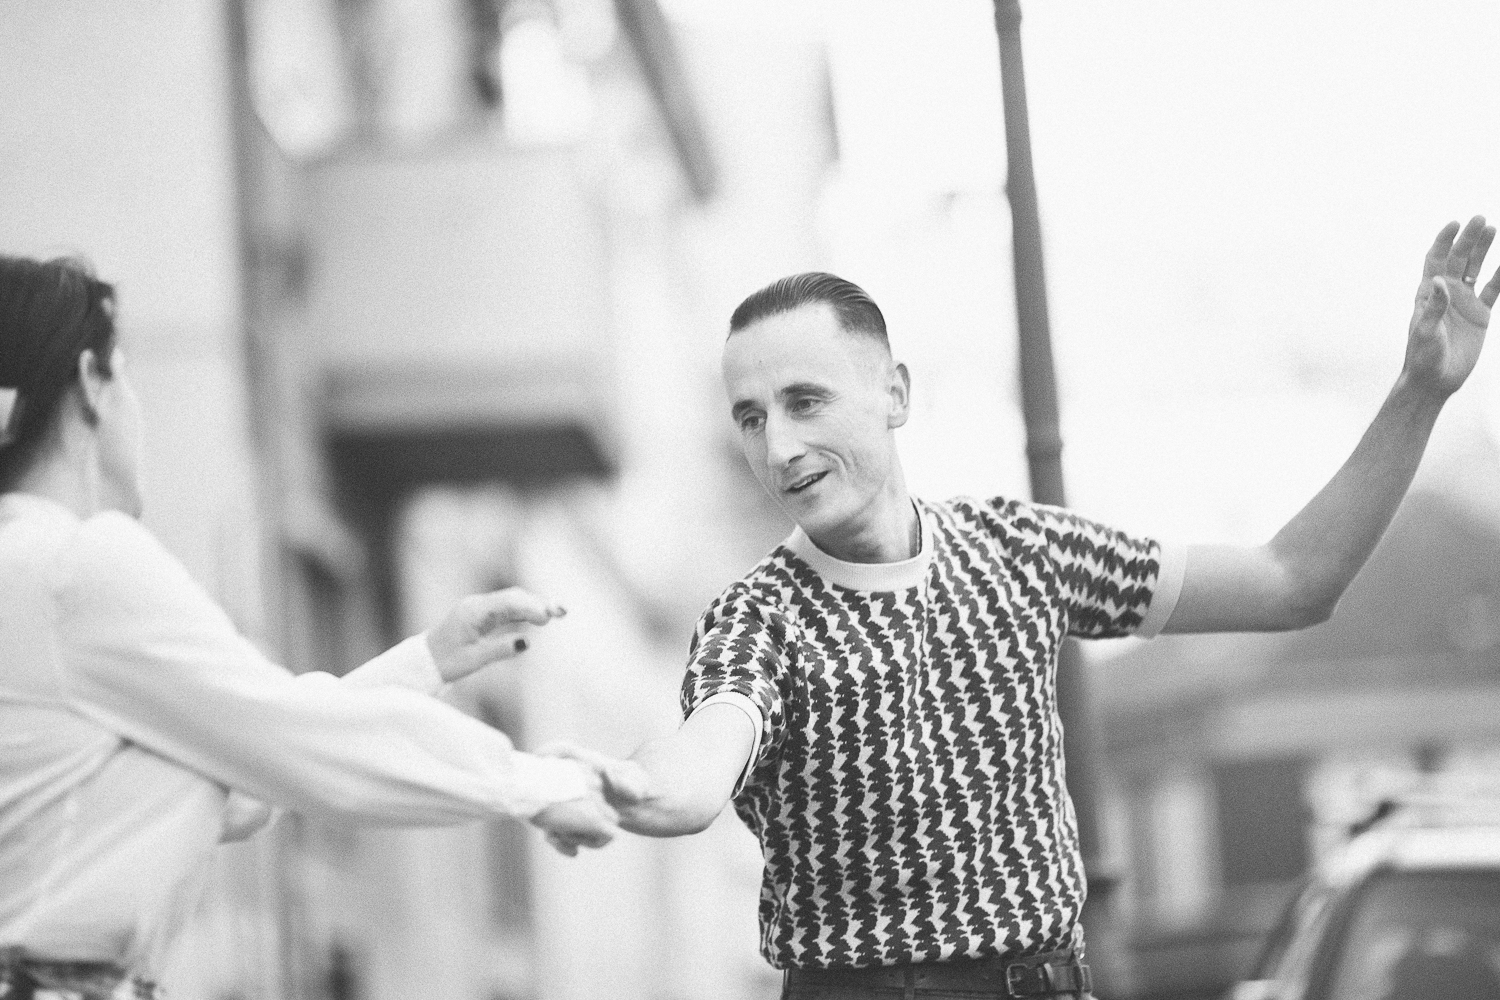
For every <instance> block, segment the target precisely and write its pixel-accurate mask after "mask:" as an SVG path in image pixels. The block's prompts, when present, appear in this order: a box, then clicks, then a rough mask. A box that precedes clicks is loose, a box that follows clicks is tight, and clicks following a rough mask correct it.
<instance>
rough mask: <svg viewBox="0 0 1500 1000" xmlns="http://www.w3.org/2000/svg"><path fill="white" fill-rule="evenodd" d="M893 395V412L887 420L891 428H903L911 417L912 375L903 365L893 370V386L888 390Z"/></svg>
mask: <svg viewBox="0 0 1500 1000" xmlns="http://www.w3.org/2000/svg"><path fill="white" fill-rule="evenodd" d="M887 391H888V392H890V394H891V412H890V416H889V417H888V418H887V419H886V424H887V426H889V427H892V428H895V427H901V426H904V425H905V424H906V418H907V417H909V416H911V374H910V373H909V372H908V371H907V370H906V366H905V365H902V364H898V365H896V366H895V367H894V368H892V369H891V384H890V386H889V388H888V390H887Z"/></svg>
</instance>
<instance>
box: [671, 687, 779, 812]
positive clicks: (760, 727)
mask: <svg viewBox="0 0 1500 1000" xmlns="http://www.w3.org/2000/svg"><path fill="white" fill-rule="evenodd" d="M710 705H733V706H734V707H735V708H737V709H739V710H740V711H741V712H744V713H745V715H746V716H747V717H748V718H749V719H750V725H751V726H753V727H754V728H755V741H754V742H753V743H752V744H751V745H750V756H749V757H748V758H747V759H746V760H745V767H744V770H742V771H740V777H739V780H738V781H736V782H735V783H734V794H735V795H738V794H740V790H741V789H742V788H744V787H745V782H746V781H747V780H749V778H750V775H751V773H752V772H753V771H754V770H755V764H756V762H757V761H759V760H760V742H761V739H762V738H763V737H764V736H765V731H766V719H765V716H764V715H762V714H761V711H760V706H758V705H756V704H755V702H753V701H751V700H750V699H749V698H748V697H746V696H745V695H742V694H740V693H739V692H738V691H723V692H720V693H719V694H716V695H711V696H710V697H708V698H705V699H703V700H702V701H701V702H699V703H698V705H697V707H695V708H694V709H693V711H692V713H691V714H690V715H689V716H688V718H692V716H694V715H697V714H698V713H699V712H701V711H703V710H704V709H705V708H707V707H708V706H710Z"/></svg>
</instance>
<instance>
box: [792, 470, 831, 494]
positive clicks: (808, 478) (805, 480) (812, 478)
mask: <svg viewBox="0 0 1500 1000" xmlns="http://www.w3.org/2000/svg"><path fill="white" fill-rule="evenodd" d="M826 475H828V472H827V470H824V471H822V472H813V473H809V474H808V475H805V476H802V477H801V478H799V479H794V480H792V482H791V485H789V486H787V488H786V492H788V493H801V492H802V491H803V490H805V489H807V488H808V487H809V486H811V485H813V484H814V483H816V482H818V481H820V480H821V479H822V478H823V477H824V476H826Z"/></svg>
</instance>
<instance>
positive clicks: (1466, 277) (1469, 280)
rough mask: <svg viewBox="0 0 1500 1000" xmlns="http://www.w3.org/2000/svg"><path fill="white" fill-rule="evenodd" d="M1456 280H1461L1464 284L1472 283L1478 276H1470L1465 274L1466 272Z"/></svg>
mask: <svg viewBox="0 0 1500 1000" xmlns="http://www.w3.org/2000/svg"><path fill="white" fill-rule="evenodd" d="M1458 280H1459V281H1462V282H1463V283H1464V284H1466V285H1472V284H1474V282H1475V281H1477V280H1478V278H1477V277H1475V276H1472V275H1467V274H1466V275H1464V276H1463V277H1462V278H1459V279H1458Z"/></svg>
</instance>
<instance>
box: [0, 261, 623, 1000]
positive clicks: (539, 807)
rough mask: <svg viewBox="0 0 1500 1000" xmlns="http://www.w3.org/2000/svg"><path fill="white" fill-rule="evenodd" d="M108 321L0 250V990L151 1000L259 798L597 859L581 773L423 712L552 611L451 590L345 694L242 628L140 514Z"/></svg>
mask: <svg viewBox="0 0 1500 1000" xmlns="http://www.w3.org/2000/svg"><path fill="white" fill-rule="evenodd" d="M112 307H113V289H112V288H111V287H110V286H109V285H107V284H105V283H104V282H102V281H99V280H97V279H95V278H94V277H92V276H91V275H90V274H89V273H88V272H86V271H85V270H84V269H83V268H81V267H79V266H77V265H75V264H72V263H69V262H65V261H53V262H49V263H40V262H36V261H31V260H24V259H18V258H13V257H0V997H4V1000H27V996H28V994H30V993H31V992H33V991H34V990H38V989H56V990H60V991H62V992H63V993H64V995H72V996H79V997H88V998H92V997H102V996H108V995H110V992H111V990H115V989H117V988H120V987H122V986H123V987H127V988H128V987H131V986H133V987H134V990H135V995H137V996H141V995H149V994H150V993H151V992H152V989H153V988H152V987H151V986H150V985H149V980H150V977H152V976H153V975H155V974H156V973H157V972H158V970H159V969H160V968H161V965H162V962H163V960H164V957H165V951H166V949H167V947H168V945H169V944H170V943H171V940H172V937H173V935H174V933H175V932H176V931H177V929H178V928H179V927H180V925H181V923H182V921H183V919H184V918H185V917H186V915H187V914H188V913H189V912H190V911H191V909H192V906H193V904H194V903H195V901H196V898H197V895H198V891H199V888H200V885H201V883H202V881H203V877H204V875H205V874H206V870H207V867H208V864H209V861H210V859H211V857H212V854H213V851H214V846H215V844H217V843H218V842H219V841H220V840H221V839H223V838H226V837H228V838H233V837H237V836H241V835H244V834H246V833H248V832H250V831H252V830H253V829H254V828H256V827H257V826H259V825H260V824H261V823H263V822H264V819H265V816H266V814H267V810H266V809H265V807H263V806H260V805H259V803H258V802H256V801H253V800H261V801H264V802H266V803H270V804H273V805H276V806H284V807H286V808H290V809H297V810H303V811H307V812H314V813H316V812H324V813H327V812H334V813H340V814H343V815H346V816H352V817H355V818H358V819H363V820H368V821H372V822H379V823H394V824H416V825H426V824H449V823H458V822H463V821H466V820H473V819H482V818H488V817H494V816H515V817H520V818H526V819H530V820H531V821H532V822H533V823H535V824H537V825H538V826H541V827H542V828H544V829H546V830H547V831H548V832H549V834H558V833H562V834H566V835H567V836H566V838H565V839H567V840H568V842H570V843H571V842H573V839H574V835H575V834H580V833H581V834H582V835H583V838H584V840H585V841H586V842H587V843H588V844H589V845H590V846H601V845H602V844H603V843H605V842H607V841H608V840H609V838H610V836H611V835H612V833H613V831H614V828H613V820H614V817H613V814H612V813H611V812H610V811H609V808H608V806H606V805H604V804H603V802H602V800H601V799H600V796H599V792H598V789H599V778H598V776H597V774H595V773H594V772H591V771H589V770H586V769H585V768H583V767H581V766H580V765H578V764H575V763H574V762H571V761H562V760H546V759H540V758H537V757H533V756H530V755H528V754H524V753H520V752H517V751H515V750H513V749H512V747H511V744H510V741H509V740H507V739H506V738H505V736H504V735H503V734H501V733H499V732H496V731H495V730H493V729H490V728H488V727H487V726H484V725H482V724H480V723H479V722H477V721H475V720H473V719H471V718H469V717H467V716H465V715H463V714H462V713H460V712H458V711H456V710H454V709H453V708H451V707H448V706H446V705H444V704H442V703H441V702H439V701H437V700H435V699H433V698H431V697H429V695H431V694H433V693H435V692H436V691H437V690H438V689H439V687H440V686H441V685H442V684H443V683H444V682H446V681H452V680H455V679H457V678H459V677H462V676H465V675H467V674H469V673H472V672H473V671H475V670H477V669H479V668H480V667H483V666H485V665H486V664H488V663H491V662H494V661H497V660H501V659H505V658H506V657H509V656H512V655H514V654H515V653H518V652H520V651H522V650H523V649H525V645H526V640H525V638H524V637H523V636H522V633H523V631H524V630H525V629H526V628H527V627H528V626H529V625H542V624H545V623H546V622H547V621H548V620H549V619H551V618H552V617H554V616H556V615H559V614H562V611H561V609H559V608H555V607H551V606H548V605H547V604H545V603H544V602H542V601H540V600H539V599H537V598H535V597H534V596H532V595H530V594H528V593H526V592H524V591H519V590H509V591H503V592H500V593H496V594H487V595H482V596H479V597H472V598H468V599H466V600H465V601H463V602H461V603H460V604H459V605H458V606H457V607H456V608H455V609H454V610H453V612H452V613H450V615H449V616H448V618H447V619H446V620H445V621H444V622H443V623H442V624H440V625H439V626H437V627H436V628H434V629H433V630H431V631H429V632H428V633H426V634H425V635H420V636H414V637H413V638H411V639H408V640H406V641H405V642H403V643H401V644H400V645H398V646H396V647H395V648H394V649H392V650H390V651H388V652H387V653H385V654H384V655H382V656H380V657H378V658H377V659H375V660H372V661H371V662H370V663H367V664H365V665H364V666H362V667H360V668H359V669H357V670H355V671H353V672H351V673H350V674H348V675H347V676H346V677H344V678H342V679H335V678H334V677H332V676H330V675H328V674H317V673H314V674H306V675H302V676H299V677H294V676H293V675H291V674H290V673H288V672H287V671H285V670H283V669H282V668H280V667H277V666H275V665H273V664H271V663H269V662H268V661H267V660H266V659H265V658H264V657H263V656H262V655H261V654H260V653H259V652H257V651H256V649H255V648H254V647H253V646H251V645H250V644H249V643H248V642H247V641H246V640H244V639H243V638H242V637H241V636H240V635H238V634H237V632H236V631H235V629H234V626H233V625H232V624H231V623H230V621H229V619H228V618H227V617H226V616H225V615H224V613H223V612H222V611H221V610H220V609H219V608H218V607H217V606H215V604H214V603H213V601H212V600H211V599H210V598H209V597H208V595H207V594H206V593H205V592H204V591H203V590H202V589H200V588H199V587H198V586H197V585H196V584H195V583H194V582H193V581H192V579H191V578H190V577H189V576H188V574H187V572H186V570H185V569H184V568H183V567H182V566H181V565H180V564H179V563H178V562H177V561H176V560H175V559H173V558H172V556H170V555H169V554H168V553H167V551H166V550H165V549H164V548H162V546H161V545H160V543H158V542H157V541H156V539H155V538H153V537H152V536H151V535H150V534H149V533H148V532H147V531H146V530H145V529H144V528H142V527H141V525H140V524H139V523H138V522H137V520H136V517H137V516H138V515H139V513H140V508H141V491H140V483H139V476H138V469H139V464H140V462H139V451H140V436H141V431H140V413H139V404H138V402H137V399H136V395H135V392H134V390H133V389H132V388H131V385H130V381H129V378H128V376H127V375H126V372H125V367H124V358H123V355H122V354H121V352H120V349H119V347H118V346H117V344H116V337H115V325H114V320H113V308H112ZM229 789H235V790H236V791H235V792H230V791H229ZM239 793H243V794H239Z"/></svg>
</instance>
